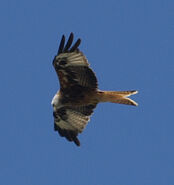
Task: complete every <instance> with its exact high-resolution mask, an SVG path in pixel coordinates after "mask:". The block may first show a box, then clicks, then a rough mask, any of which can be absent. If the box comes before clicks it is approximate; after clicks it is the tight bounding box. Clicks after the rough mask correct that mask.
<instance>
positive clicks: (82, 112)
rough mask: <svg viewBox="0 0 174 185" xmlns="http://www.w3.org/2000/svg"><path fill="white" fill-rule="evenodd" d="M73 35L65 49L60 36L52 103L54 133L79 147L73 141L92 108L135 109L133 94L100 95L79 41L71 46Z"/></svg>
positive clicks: (84, 125) (104, 92) (75, 141)
mask: <svg viewBox="0 0 174 185" xmlns="http://www.w3.org/2000/svg"><path fill="white" fill-rule="evenodd" d="M73 38H74V35H73V33H71V34H70V36H69V39H68V41H67V43H66V45H65V36H64V35H63V36H62V39H61V42H60V45H59V49H58V53H57V55H56V56H55V57H54V60H53V66H54V68H55V70H56V73H57V75H58V78H59V81H60V90H59V91H58V92H57V93H56V94H55V96H54V97H53V99H52V102H51V104H52V106H53V116H54V129H55V131H58V133H59V134H60V136H62V137H65V138H66V139H67V140H68V141H73V142H74V143H75V144H76V145H77V146H80V141H79V139H78V138H77V136H78V134H79V133H82V131H83V130H84V128H85V127H86V125H87V123H88V122H89V120H90V116H91V114H92V113H93V111H94V109H95V107H96V106H97V104H98V103H101V102H111V103H120V104H126V105H134V106H137V103H136V102H135V101H133V100H131V99H130V98H128V97H129V96H130V95H133V94H136V93H137V91H135V90H132V91H102V90H99V89H98V83H97V78H96V76H95V73H94V72H93V70H92V69H91V68H90V67H89V63H88V60H87V59H86V57H85V56H84V54H83V53H82V52H81V51H80V50H79V48H78V47H79V45H80V43H81V40H80V39H78V40H77V41H76V42H75V43H74V45H72V42H73ZM71 45H72V46H71Z"/></svg>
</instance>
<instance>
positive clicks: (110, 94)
mask: <svg viewBox="0 0 174 185" xmlns="http://www.w3.org/2000/svg"><path fill="white" fill-rule="evenodd" d="M137 93H138V91H98V101H99V102H111V103H120V104H126V105H134V106H137V105H138V104H137V103H136V102H135V101H133V100H132V99H130V98H128V97H129V96H131V95H133V94H137Z"/></svg>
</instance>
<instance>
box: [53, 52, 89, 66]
mask: <svg viewBox="0 0 174 185" xmlns="http://www.w3.org/2000/svg"><path fill="white" fill-rule="evenodd" d="M56 60H57V61H58V62H61V61H62V60H65V61H66V64H65V67H68V66H89V63H88V60H87V59H86V57H85V56H84V55H83V53H82V52H72V53H61V54H59V55H58V56H56Z"/></svg>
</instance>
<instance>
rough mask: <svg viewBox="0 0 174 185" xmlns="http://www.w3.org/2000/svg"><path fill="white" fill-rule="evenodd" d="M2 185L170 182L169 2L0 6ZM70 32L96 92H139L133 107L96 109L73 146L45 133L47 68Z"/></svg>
mask: <svg viewBox="0 0 174 185" xmlns="http://www.w3.org/2000/svg"><path fill="white" fill-rule="evenodd" d="M0 23H1V28H0V49H1V54H0V56H1V62H0V64H1V67H0V81H1V82H0V87H1V92H0V93H1V96H0V102H1V104H0V112H1V116H0V123H1V124H0V146H1V152H0V184H2V185H11V184H13V185H58V184H60V185H70V184H72V185H174V144H173V142H174V134H173V133H174V119H173V117H174V116H173V114H174V107H173V94H174V52H173V51H174V49H173V48H174V1H173V0H131V1H130V0H105V1H102V0H101V1H99V0H89V1H82V0H74V1H70V0H66V1H59V0H30V1H23V0H18V1H17V0H16V1H15V0H13V1H12V0H6V1H5V0H2V1H1V2H0ZM70 32H74V35H75V39H78V38H81V39H82V43H81V45H80V49H81V50H82V51H83V52H84V54H85V55H86V56H87V58H88V60H89V62H90V64H91V67H92V69H93V70H94V71H95V73H96V75H97V77H98V82H99V88H100V89H102V90H134V89H136V90H138V91H139V94H137V95H134V96H132V98H133V99H134V100H135V101H136V102H138V103H139V106H138V107H132V106H125V105H118V104H111V103H105V104H99V105H98V106H97V108H96V109H95V113H94V114H93V116H92V117H91V121H90V122H89V124H88V125H87V128H86V129H85V131H84V132H83V134H80V135H79V139H80V141H81V146H80V147H77V146H76V145H75V144H74V143H70V142H68V141H66V140H65V139H64V138H61V137H60V136H59V135H58V134H57V133H56V132H54V130H53V116H52V107H51V100H52V97H53V96H54V94H55V93H56V91H57V90H58V89H59V82H58V79H57V76H56V73H55V71H54V68H53V66H52V60H53V58H54V56H55V54H56V52H57V49H58V46H59V42H60V39H61V36H62V34H65V36H66V37H68V36H69V34H70Z"/></svg>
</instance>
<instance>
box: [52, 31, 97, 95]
mask: <svg viewBox="0 0 174 185" xmlns="http://www.w3.org/2000/svg"><path fill="white" fill-rule="evenodd" d="M72 42H73V33H71V34H70V36H69V39H68V41H67V43H66V45H65V36H64V35H63V36H62V40H61V42H60V46H59V49H58V53H57V56H55V58H54V60H53V66H54V68H55V70H56V72H57V75H58V77H59V81H60V91H61V92H62V93H63V94H64V96H67V97H73V98H74V94H77V93H78V95H79V93H81V92H82V91H88V90H94V89H96V88H97V86H98V84H97V78H96V76H95V74H94V72H93V71H92V69H91V68H89V63H88V61H87V59H86V57H85V56H84V55H83V53H82V52H80V51H79V49H78V46H79V45H80V42H81V40H80V39H78V40H77V41H76V42H75V44H74V45H73V46H72V47H71V44H72ZM64 45H65V46H64ZM71 93H73V94H72V95H71Z"/></svg>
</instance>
